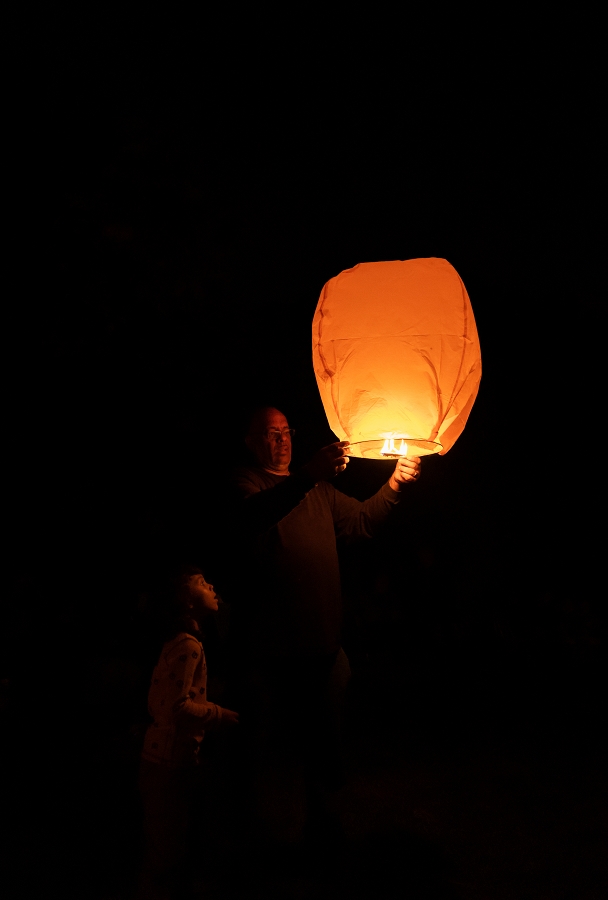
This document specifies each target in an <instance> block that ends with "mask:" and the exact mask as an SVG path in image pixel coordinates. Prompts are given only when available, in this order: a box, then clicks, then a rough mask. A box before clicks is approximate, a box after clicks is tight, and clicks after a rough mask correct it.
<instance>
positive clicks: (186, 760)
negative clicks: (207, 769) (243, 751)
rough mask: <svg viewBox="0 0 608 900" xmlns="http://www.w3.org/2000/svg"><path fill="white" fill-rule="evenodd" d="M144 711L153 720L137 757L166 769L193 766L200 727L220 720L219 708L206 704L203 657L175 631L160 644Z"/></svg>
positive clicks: (197, 644) (183, 634)
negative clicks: (139, 755) (146, 710)
mask: <svg viewBox="0 0 608 900" xmlns="http://www.w3.org/2000/svg"><path fill="white" fill-rule="evenodd" d="M148 711H149V713H150V715H151V716H152V718H153V719H154V721H153V723H152V724H151V725H150V726H149V727H148V729H147V731H146V736H145V738H144V746H143V750H142V757H143V758H144V759H147V760H149V761H150V762H157V763H161V764H162V765H165V766H169V767H172V768H174V767H177V766H187V765H190V764H192V763H194V762H196V759H197V757H198V751H199V745H200V743H201V741H202V740H203V737H204V736H205V728H208V727H209V726H210V725H212V724H214V723H216V722H217V721H218V720H220V719H221V718H222V707H221V706H218V705H217V704H216V703H210V702H209V701H208V700H207V662H206V660H205V653H204V651H203V645H202V644H201V642H200V641H197V639H196V638H195V637H193V636H192V635H191V634H187V633H186V632H180V633H179V634H177V635H176V636H175V637H174V638H173V640H171V641H168V642H167V643H166V644H165V645H164V647H163V649H162V652H161V654H160V658H159V660H158V663H157V664H156V667H155V669H154V672H153V673H152V684H151V686H150V692H149V694H148Z"/></svg>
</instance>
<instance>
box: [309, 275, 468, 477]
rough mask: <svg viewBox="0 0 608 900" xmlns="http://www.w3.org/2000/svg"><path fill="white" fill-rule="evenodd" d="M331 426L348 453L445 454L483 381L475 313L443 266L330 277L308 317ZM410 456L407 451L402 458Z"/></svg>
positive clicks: (461, 286) (458, 283) (459, 283)
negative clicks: (310, 322)
mask: <svg viewBox="0 0 608 900" xmlns="http://www.w3.org/2000/svg"><path fill="white" fill-rule="evenodd" d="M313 364H314V369H315V375H316V378H317V384H318V386H319V391H320V393H321V399H322V401H323V406H324V407H325V413H326V415H327V419H328V421H329V425H330V428H331V429H332V431H333V432H334V434H336V436H337V437H338V438H339V440H343V441H344V440H347V441H349V443H350V450H349V454H350V455H351V456H361V457H364V458H368V459H385V458H387V457H389V458H395V457H397V456H400V455H402V454H401V443H399V442H402V443H403V444H404V445H405V444H407V447H408V449H409V452H410V453H411V454H412V455H416V456H425V455H427V454H429V453H447V451H448V450H449V449H450V447H452V446H453V444H454V442H455V441H456V440H457V439H458V437H459V435H460V434H461V432H462V430H463V428H464V426H465V424H466V421H467V418H468V416H469V413H470V411H471V408H472V406H473V403H474V401H475V397H476V396H477V391H478V389H479V381H480V378H481V351H480V347H479V338H478V336H477V328H476V326H475V319H474V317H473V309H472V307H471V302H470V300H469V297H468V294H467V292H466V289H465V286H464V284H463V283H462V281H461V279H460V277H459V275H458V273H457V272H456V270H455V269H454V268H453V266H451V265H450V263H449V262H447V260H445V259H435V258H429V259H407V260H395V261H393V262H377V263H360V264H359V265H357V266H355V267H354V268H353V269H346V270H345V271H344V272H341V273H340V274H339V275H337V276H336V277H335V278H332V279H330V280H329V281H328V282H327V284H326V285H325V287H324V288H323V290H322V291H321V296H320V298H319V302H318V304H317V309H316V312H315V316H314V319H313ZM406 452H407V451H406Z"/></svg>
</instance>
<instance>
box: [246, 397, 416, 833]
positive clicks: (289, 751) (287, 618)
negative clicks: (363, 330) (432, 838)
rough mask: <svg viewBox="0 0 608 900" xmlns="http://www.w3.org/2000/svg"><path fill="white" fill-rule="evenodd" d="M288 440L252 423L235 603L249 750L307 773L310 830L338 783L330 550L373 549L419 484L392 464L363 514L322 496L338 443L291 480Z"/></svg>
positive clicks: (287, 432) (341, 454)
mask: <svg viewBox="0 0 608 900" xmlns="http://www.w3.org/2000/svg"><path fill="white" fill-rule="evenodd" d="M292 437H293V431H292V429H290V427H289V422H288V421H287V419H286V417H285V416H284V415H283V413H282V412H280V411H279V410H278V409H274V408H272V407H266V408H263V409H260V410H258V411H257V412H256V413H255V414H254V416H253V417H252V420H251V423H250V427H249V431H248V434H247V438H246V443H247V446H248V447H249V450H250V451H251V453H252V455H253V459H254V462H253V464H252V465H250V466H248V467H244V468H241V469H239V470H238V471H237V473H236V476H235V485H236V489H237V493H238V496H239V498H240V500H239V512H240V515H239V519H238V521H239V526H238V533H239V535H240V539H241V548H242V562H241V564H240V565H239V569H240V574H241V579H240V580H241V589H240V591H239V593H240V595H241V603H240V606H241V633H242V634H243V636H244V638H245V652H246V654H247V655H248V656H249V663H248V664H246V665H247V671H248V680H249V684H250V687H251V686H253V685H255V688H254V694H255V696H253V695H252V696H251V704H250V709H251V710H252V718H253V717H255V718H256V726H255V727H256V728H257V731H258V738H259V735H260V734H261V733H262V731H263V732H264V738H263V740H262V743H260V740H259V739H258V738H256V740H255V741H254V744H257V750H258V754H259V756H260V758H261V757H264V758H265V759H266V760H267V761H268V760H271V759H272V758H273V751H274V760H275V762H274V763H271V766H272V765H274V767H275V770H276V766H277V765H278V761H277V760H278V758H279V757H280V758H281V759H282V760H283V761H284V760H285V759H293V758H296V757H298V756H299V758H300V759H301V760H303V761H304V776H305V778H304V780H305V787H306V795H307V805H308V823H309V824H310V823H311V819H315V817H316V819H317V820H318V819H319V817H320V811H321V810H322V803H321V800H320V797H321V796H322V793H323V790H324V788H327V787H330V786H331V784H332V782H334V783H335V781H336V775H337V772H338V769H339V765H338V757H339V753H338V748H339V740H338V733H339V716H340V711H341V705H342V699H343V695H344V690H345V687H346V683H347V682H348V678H349V675H350V670H349V667H348V660H347V659H346V656H345V654H344V652H343V651H342V650H341V648H340V631H341V625H342V598H341V592H340V571H339V562H338V553H337V541H338V540H340V541H348V542H350V541H353V540H358V539H361V538H369V537H371V536H372V535H373V533H374V531H375V530H376V529H377V527H378V526H379V525H380V524H381V523H382V522H384V521H385V519H386V518H387V516H388V515H389V514H390V512H391V511H392V509H393V508H394V507H395V505H396V504H397V503H398V501H399V494H400V492H401V489H402V488H403V487H404V486H405V485H407V484H408V483H411V482H414V481H417V479H418V477H419V475H420V459H419V458H418V457H409V458H403V459H399V460H398V461H397V463H396V465H395V470H394V471H393V473H392V475H391V477H390V479H389V481H388V482H387V483H386V484H385V485H383V486H382V488H380V490H379V491H378V492H377V493H376V494H375V495H374V496H373V497H370V498H369V499H368V500H365V501H364V502H360V501H358V500H355V499H354V498H352V497H347V496H346V495H345V494H342V493H341V492H340V491H338V490H336V489H335V488H334V487H333V485H332V484H330V481H331V480H332V479H333V478H334V477H335V476H336V475H337V474H338V473H339V472H342V471H344V469H345V468H346V466H347V464H348V456H347V455H346V452H347V450H348V442H347V441H339V442H337V443H335V444H330V445H329V446H327V447H324V448H322V449H321V450H319V451H318V453H316V454H315V456H313V458H312V459H311V460H310V462H309V463H307V464H306V465H305V466H303V467H302V468H301V469H299V470H298V471H296V472H294V473H290V470H289V466H290V462H291V448H292ZM246 705H247V704H246ZM260 717H261V718H262V719H265V723H264V725H263V727H262V726H260ZM245 718H247V716H245ZM264 742H265V743H264ZM262 744H263V747H262ZM277 751H279V752H277ZM254 752H255V751H254ZM266 801H268V798H266ZM266 806H268V802H266ZM280 830H281V833H282V834H283V835H285V833H286V831H288V830H289V829H288V828H287V829H286V827H285V823H283V824H282V825H281V829H280ZM295 831H297V827H295Z"/></svg>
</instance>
